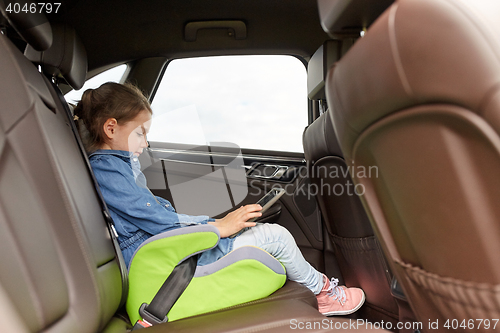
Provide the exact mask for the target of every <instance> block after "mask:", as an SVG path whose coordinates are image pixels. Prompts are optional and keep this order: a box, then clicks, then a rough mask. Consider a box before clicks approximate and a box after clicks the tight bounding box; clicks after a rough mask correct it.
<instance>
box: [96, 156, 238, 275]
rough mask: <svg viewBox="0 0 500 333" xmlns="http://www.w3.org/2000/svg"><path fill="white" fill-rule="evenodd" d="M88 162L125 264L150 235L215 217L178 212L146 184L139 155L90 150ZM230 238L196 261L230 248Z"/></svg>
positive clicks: (204, 262)
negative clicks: (107, 210)
mask: <svg viewBox="0 0 500 333" xmlns="http://www.w3.org/2000/svg"><path fill="white" fill-rule="evenodd" d="M89 159H90V165H91V166H92V169H93V170H94V174H95V177H96V179H97V182H98V184H99V187H100V189H101V192H102V195H103V197H104V201H106V204H107V206H108V209H109V213H110V214H111V217H112V218H113V221H114V223H115V228H116V231H117V233H118V242H119V244H120V249H121V251H122V253H123V257H124V259H125V262H126V263H127V265H130V261H131V260H132V256H133V255H134V252H135V251H136V250H137V248H138V247H139V245H141V243H142V242H144V241H145V240H146V239H148V238H149V237H152V236H154V235H157V234H159V233H162V232H164V231H168V230H174V229H178V228H182V227H186V226H190V225H194V224H206V223H207V222H208V221H215V220H214V219H211V218H209V217H208V216H205V215H201V216H190V215H185V214H178V213H176V212H175V209H174V208H173V207H172V205H171V204H170V202H169V201H168V200H165V199H164V198H161V197H158V196H154V195H153V194H152V193H151V191H150V190H149V189H148V187H147V185H146V177H145V176H144V174H143V173H142V172H141V168H140V163H139V159H138V158H137V157H135V156H133V154H132V153H130V152H128V151H122V150H109V149H102V150H97V151H95V152H94V153H92V154H90V156H89ZM232 247H233V239H232V238H221V239H220V241H219V244H218V245H217V246H216V247H215V248H213V249H211V250H208V251H205V252H203V253H202V254H201V256H200V258H199V259H198V265H200V266H203V265H207V264H210V263H212V262H214V261H216V260H218V259H219V258H221V257H223V256H224V255H226V254H227V253H229V252H230V251H231V250H232Z"/></svg>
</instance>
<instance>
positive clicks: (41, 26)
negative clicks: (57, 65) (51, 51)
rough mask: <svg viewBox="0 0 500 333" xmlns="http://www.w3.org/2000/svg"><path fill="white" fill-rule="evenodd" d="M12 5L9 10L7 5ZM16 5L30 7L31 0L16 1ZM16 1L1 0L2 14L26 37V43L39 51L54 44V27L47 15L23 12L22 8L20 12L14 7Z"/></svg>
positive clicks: (0, 8) (0, 9)
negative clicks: (16, 11)
mask: <svg viewBox="0 0 500 333" xmlns="http://www.w3.org/2000/svg"><path fill="white" fill-rule="evenodd" d="M9 4H10V5H11V8H10V10H9V11H7V9H8V8H7V6H8V5H9ZM15 4H16V5H19V6H20V8H24V6H25V5H26V6H28V8H29V7H30V4H32V2H31V1H16V2H15ZM13 5H14V2H8V3H7V2H6V1H4V0H0V11H1V12H2V15H3V16H4V17H5V18H6V19H7V21H8V22H9V24H10V26H12V28H14V30H16V31H17V33H18V34H19V35H20V36H21V37H22V38H23V39H24V41H25V42H26V43H28V44H29V45H31V47H32V48H33V49H35V50H37V51H44V50H46V49H48V48H49V47H50V46H51V45H52V28H51V26H50V23H49V21H48V20H47V17H46V16H45V15H44V14H43V13H40V12H35V13H31V12H27V13H26V12H23V11H22V10H21V11H19V12H18V13H15V11H14V10H13V9H12V6H13Z"/></svg>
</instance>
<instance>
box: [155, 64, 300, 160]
mask: <svg viewBox="0 0 500 333" xmlns="http://www.w3.org/2000/svg"><path fill="white" fill-rule="evenodd" d="M307 107H308V103H307V74H306V69H305V66H304V64H303V63H302V62H301V61H300V60H299V59H297V58H295V57H293V56H284V55H271V56H264V55H258V56H218V57H200V58H189V59H177V60H173V61H171V62H170V63H169V65H168V67H167V69H166V71H165V74H164V76H163V79H162V81H161V83H160V86H159V87H158V90H157V92H156V94H155V97H154V100H153V102H152V108H153V117H154V120H153V124H152V126H151V131H150V133H149V135H148V139H149V140H150V141H158V142H171V143H187V144H196V145H205V144H210V143H214V142H230V143H234V144H236V145H238V146H239V147H241V148H253V149H265V150H276V151H289V152H303V149H302V132H303V130H304V127H305V126H307Z"/></svg>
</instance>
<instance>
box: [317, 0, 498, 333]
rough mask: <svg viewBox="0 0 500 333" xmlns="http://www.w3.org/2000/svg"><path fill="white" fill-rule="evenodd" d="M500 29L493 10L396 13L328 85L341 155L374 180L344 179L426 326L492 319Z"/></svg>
mask: <svg viewBox="0 0 500 333" xmlns="http://www.w3.org/2000/svg"><path fill="white" fill-rule="evenodd" d="M320 15H322V21H323V24H324V25H325V24H326V23H325V22H327V21H328V20H327V16H328V13H321V12H320ZM499 17H500V3H499V2H498V1H476V0H400V1H396V2H395V3H394V4H393V5H392V6H391V7H390V8H389V9H388V10H387V11H385V12H384V14H382V16H381V17H379V19H378V20H377V21H376V22H375V23H374V24H373V25H372V26H371V27H370V28H369V29H368V31H367V32H366V34H365V35H364V37H363V38H361V39H360V40H358V42H357V43H356V44H355V45H354V46H353V47H352V48H351V49H350V50H349V51H348V52H347V54H346V55H345V56H344V57H343V58H342V59H341V60H340V61H339V62H338V63H336V65H335V66H334V67H332V68H330V70H329V73H328V78H327V82H326V93H327V100H328V104H329V106H330V113H331V117H332V119H333V126H334V127H335V131H336V134H337V137H338V139H339V143H340V146H341V149H342V152H343V154H344V156H345V159H346V161H347V163H348V164H349V165H351V164H352V165H353V166H354V167H355V168H369V167H376V168H377V170H378V174H377V175H376V176H372V177H359V176H358V175H357V173H355V172H354V173H352V174H351V175H352V177H353V180H354V182H355V183H356V184H360V185H362V186H363V187H364V189H365V194H364V195H363V196H362V201H363V205H364V206H365V208H366V210H367V211H368V215H369V218H370V220H371V222H372V225H373V226H374V229H375V233H376V235H377V236H378V238H379V239H380V240H381V243H382V247H383V250H384V252H385V254H386V256H387V258H388V259H389V261H390V264H391V266H392V268H393V272H394V274H395V275H396V277H397V279H398V281H399V282H400V283H401V285H402V287H403V289H404V291H405V294H406V296H407V297H408V299H409V301H410V304H411V305H412V307H413V310H414V312H415V314H416V316H417V318H418V319H419V320H420V321H422V322H424V323H427V322H428V320H431V321H432V322H435V321H436V320H439V321H440V323H441V324H444V323H445V322H446V320H448V319H457V320H458V322H459V323H461V322H462V321H463V320H466V321H468V320H470V319H472V320H473V321H474V320H476V319H478V320H479V319H491V318H499V317H500V305H499V303H498V301H497V300H498V297H499V291H500V287H499V285H500V256H499V255H498V254H499V253H500V223H499V216H500V205H499V204H498V198H499V197H500V177H499V173H500V136H499V135H500V39H499V38H498V32H499V31H500V20H499V19H498V18H499ZM441 328H442V327H441ZM424 329H426V330H428V328H427V327H425V325H424ZM482 329H484V326H483V327H481V328H479V327H477V325H475V327H474V329H473V331H476V332H477V331H482Z"/></svg>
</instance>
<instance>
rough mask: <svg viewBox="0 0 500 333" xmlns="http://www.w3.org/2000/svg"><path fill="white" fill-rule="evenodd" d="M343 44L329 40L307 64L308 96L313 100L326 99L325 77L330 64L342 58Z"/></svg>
mask: <svg viewBox="0 0 500 333" xmlns="http://www.w3.org/2000/svg"><path fill="white" fill-rule="evenodd" d="M340 47H341V44H340V42H339V41H336V40H328V41H326V42H325V43H324V44H323V45H321V46H320V47H319V49H318V50H317V51H316V52H314V54H313V56H312V57H311V60H309V64H308V65H307V96H308V97H309V99H311V100H320V99H326V96H325V79H326V74H327V73H328V69H329V68H330V66H331V65H332V64H333V63H335V62H336V61H337V60H339V58H340Z"/></svg>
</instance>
